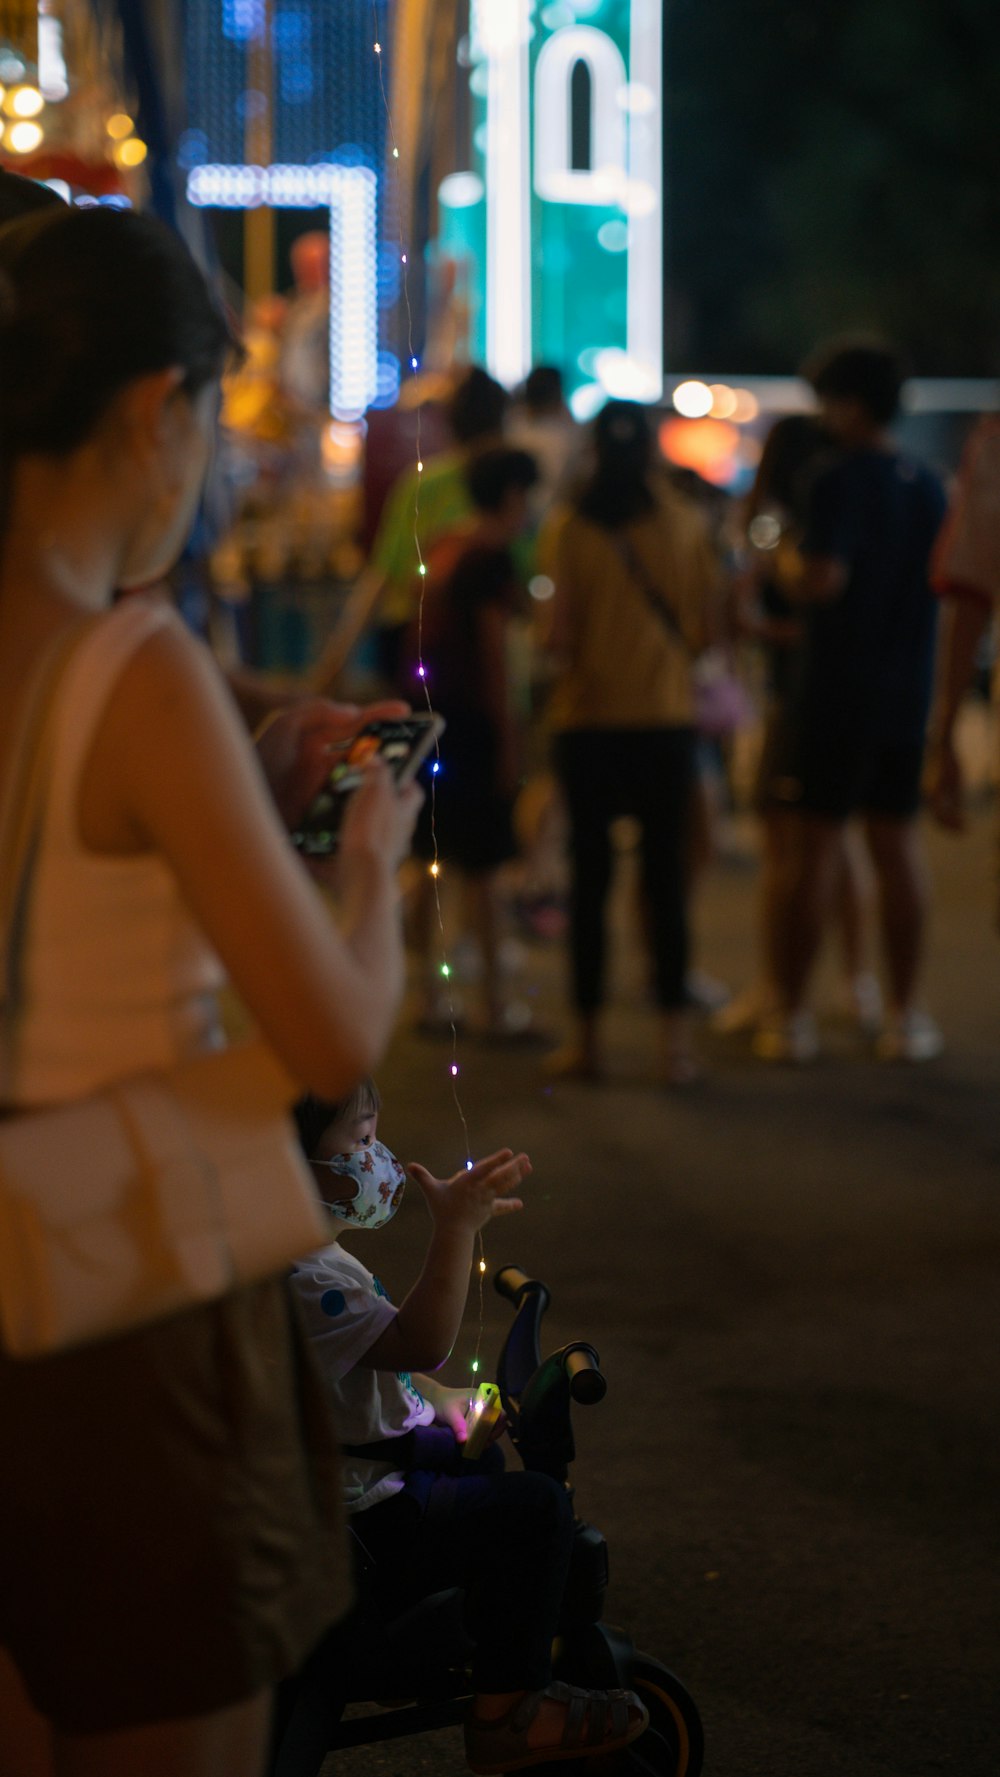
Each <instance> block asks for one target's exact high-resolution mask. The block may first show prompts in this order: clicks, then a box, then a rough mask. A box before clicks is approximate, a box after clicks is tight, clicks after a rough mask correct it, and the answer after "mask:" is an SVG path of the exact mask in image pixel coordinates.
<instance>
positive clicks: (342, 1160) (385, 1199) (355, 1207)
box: [313, 1141, 406, 1228]
mask: <svg viewBox="0 0 1000 1777" xmlns="http://www.w3.org/2000/svg"><path fill="white" fill-rule="evenodd" d="M313 1165H314V1166H327V1167H329V1169H330V1171H331V1172H333V1173H336V1175H337V1177H338V1178H342V1179H345V1180H349V1181H350V1182H351V1183H352V1184H353V1185H354V1187H355V1189H354V1191H353V1193H352V1192H351V1191H350V1189H349V1188H348V1189H345V1192H344V1196H343V1198H341V1200H340V1201H339V1202H336V1203H331V1202H330V1201H329V1200H327V1204H326V1207H327V1209H328V1210H329V1211H330V1214H331V1215H335V1216H339V1217H340V1218H341V1220H342V1221H345V1222H350V1223H351V1224H352V1225H353V1226H354V1227H355V1228H382V1227H384V1226H385V1224H386V1222H389V1221H391V1220H392V1218H393V1216H394V1215H395V1213H396V1211H397V1209H398V1208H399V1206H400V1203H401V1202H402V1200H403V1187H404V1185H405V1184H406V1174H405V1172H404V1171H403V1168H402V1167H401V1166H400V1164H399V1161H398V1160H397V1159H396V1156H395V1154H391V1153H390V1152H389V1149H388V1148H385V1147H383V1146H382V1143H381V1142H380V1141H373V1142H370V1143H369V1145H368V1147H366V1148H358V1149H357V1150H356V1151H355V1152H354V1153H353V1154H334V1155H333V1157H332V1158H331V1159H329V1160H314V1161H313Z"/></svg>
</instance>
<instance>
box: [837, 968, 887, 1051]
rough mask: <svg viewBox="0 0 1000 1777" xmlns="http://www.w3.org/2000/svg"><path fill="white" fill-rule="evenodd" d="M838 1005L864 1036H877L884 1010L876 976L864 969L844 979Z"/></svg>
mask: <svg viewBox="0 0 1000 1777" xmlns="http://www.w3.org/2000/svg"><path fill="white" fill-rule="evenodd" d="M839 997H840V1006H841V1009H842V1011H843V1013H844V1016H845V1017H847V1018H849V1019H850V1020H851V1022H852V1023H853V1024H856V1025H857V1027H858V1029H859V1030H860V1031H861V1032H863V1034H864V1035H865V1036H866V1037H874V1036H877V1035H878V1033H879V1031H880V1030H881V1029H882V1022H883V1017H884V1010H883V1005H882V989H881V987H880V986H879V983H878V976H877V975H873V974H871V972H870V971H868V970H865V971H864V972H863V973H862V974H860V975H852V976H851V978H850V980H848V981H845V982H844V985H843V988H842V990H841V993H840V996H839Z"/></svg>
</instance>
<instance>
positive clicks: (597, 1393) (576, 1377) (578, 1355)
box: [563, 1345, 608, 1407]
mask: <svg viewBox="0 0 1000 1777" xmlns="http://www.w3.org/2000/svg"><path fill="white" fill-rule="evenodd" d="M563 1362H564V1364H565V1368H566V1376H567V1378H568V1381H569V1391H570V1394H571V1395H572V1396H573V1399H574V1400H575V1401H578V1402H579V1404H580V1406H581V1407H593V1406H596V1405H597V1402H598V1401H603V1399H604V1396H605V1395H606V1394H607V1392H608V1385H607V1383H606V1382H605V1380H604V1377H603V1376H602V1374H601V1370H600V1362H601V1360H600V1358H599V1357H598V1355H597V1353H596V1351H595V1350H594V1347H593V1346H592V1345H571V1346H570V1347H569V1348H568V1349H567V1351H566V1354H565V1357H564V1359H563Z"/></svg>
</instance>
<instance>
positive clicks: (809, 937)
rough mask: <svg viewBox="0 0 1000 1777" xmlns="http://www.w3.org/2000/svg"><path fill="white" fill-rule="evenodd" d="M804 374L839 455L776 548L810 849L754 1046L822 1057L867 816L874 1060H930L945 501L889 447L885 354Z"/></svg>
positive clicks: (897, 381)
mask: <svg viewBox="0 0 1000 1777" xmlns="http://www.w3.org/2000/svg"><path fill="white" fill-rule="evenodd" d="M808 374H809V376H810V380H811V382H812V384H813V387H814V389H815V390H816V393H817V395H818V397H819V400H820V406H821V410H822V415H823V419H824V422H825V424H826V426H827V428H828V430H829V431H830V432H831V433H832V434H833V436H834V437H835V439H836V440H837V442H838V444H839V445H840V447H841V454H840V455H839V457H838V459H837V460H836V461H835V462H834V463H833V464H832V465H831V466H830V467H829V468H828V469H826V471H825V472H824V473H823V474H822V475H820V476H819V477H818V479H817V480H816V482H815V484H814V486H813V488H812V492H811V495H810V498H809V501H808V508H807V513H806V519H805V526H804V531H803V535H802V538H801V541H800V543H799V545H798V547H797V548H794V547H789V548H786V549H784V550H783V551H781V578H782V584H783V587H784V590H785V592H786V594H787V595H788V597H789V598H790V599H791V601H792V602H793V604H795V605H796V606H797V607H798V608H799V609H800V611H801V613H802V617H803V622H804V625H805V642H804V648H803V653H802V663H801V674H800V679H799V685H798V691H797V697H796V702H795V707H794V710H793V712H792V731H791V741H790V751H789V754H788V770H787V773H786V775H785V779H784V791H783V794H784V796H785V799H786V801H787V803H788V806H789V807H790V808H791V809H792V810H793V811H794V815H795V819H796V821H797V823H798V826H799V840H800V844H799V845H798V846H797V848H796V853H797V861H796V865H795V868H794V870H793V871H791V872H790V873H789V875H788V877H787V879H786V881H785V884H784V890H783V897H782V898H783V906H782V908H781V910H780V916H779V918H778V919H777V921H776V922H775V936H774V946H775V954H774V956H773V958H772V966H773V970H774V977H775V980H776V981H777V982H778V985H779V989H780V993H781V1005H780V1008H779V1010H778V1011H777V1012H776V1013H775V1015H774V1016H773V1017H772V1018H769V1019H767V1020H766V1021H765V1022H764V1024H762V1026H761V1027H760V1029H759V1030H758V1033H757V1037H756V1039H755V1049H756V1052H757V1054H758V1055H760V1056H761V1057H762V1058H763V1059H765V1060H781V1061H789V1060H791V1061H805V1060H809V1059H811V1057H812V1056H813V1055H814V1054H815V1052H816V1048H817V1037H816V1031H815V1026H814V1023H813V1020H812V1015H811V1013H810V1012H809V1010H808V1005H807V993H808V987H809V981H810V976H811V973H812V968H813V963H814V961H815V958H816V953H817V950H818V947H819V942H820V938H821V935H822V931H823V927H824V924H825V922H826V919H827V916H828V911H829V902H830V896H831V893H832V890H833V888H834V885H835V880H836V867H837V859H838V856H839V848H840V841H841V834H842V830H843V827H844V823H845V822H846V821H847V820H848V819H849V818H850V817H851V816H852V815H861V816H863V817H864V819H865V825H866V833H867V839H868V844H869V847H870V850H871V854H872V858H873V861H874V864H875V868H876V871H877V874H878V879H879V890H880V903H881V914H882V939H883V948H884V953H885V968H886V977H887V979H886V990H887V1019H886V1025H885V1029H884V1031H883V1034H882V1036H881V1037H880V1039H879V1043H878V1050H879V1053H880V1055H882V1056H883V1057H884V1058H885V1059H892V1060H908V1061H925V1060H929V1059H930V1058H931V1057H932V1056H934V1055H937V1054H938V1053H939V1052H940V1049H941V1046H942V1041H941V1034H940V1032H939V1030H938V1028H937V1026H936V1024H935V1023H934V1021H933V1019H931V1018H930V1017H929V1015H928V1014H927V1013H926V1012H924V1011H923V1010H922V1009H921V1008H920V1006H919V1004H918V1002H917V986H918V977H919V971H920V964H921V956H922V947H923V937H924V930H925V925H926V916H927V904H928V888H927V875H926V866H925V862H924V856H923V849H922V844H921V841H920V838H919V834H918V830H917V825H916V818H915V817H916V815H917V811H918V808H919V804H920V782H921V770H922V763H923V751H924V740H925V735H926V729H927V718H928V710H929V706H930V697H931V688H932V676H933V667H934V645H935V633H936V601H935V599H934V596H933V593H932V591H931V588H930V585H929V580H928V572H929V563H930V557H931V551H932V547H933V544H934V541H935V538H936V535H937V532H938V530H939V528H940V525H941V522H942V519H943V517H944V512H945V495H944V490H943V488H942V487H941V484H940V482H939V481H938V480H937V478H936V477H935V476H934V475H932V474H931V472H930V471H929V470H928V469H926V468H924V467H923V466H922V465H921V464H919V463H917V462H915V461H914V460H913V459H912V458H910V457H908V456H904V455H903V454H901V453H900V452H899V451H897V450H896V449H895V447H894V446H893V444H892V442H891V440H890V438H889V436H888V427H889V426H890V424H891V422H892V420H893V418H894V417H895V414H896V412H897V410H898V406H899V397H900V392H901V389H902V382H903V374H902V369H901V366H900V363H899V360H898V358H897V356H896V354H895V353H894V352H893V351H892V350H891V349H890V348H888V347H887V346H884V345H881V344H877V343H873V342H866V341H862V342H858V343H856V344H851V343H847V344H838V345H835V346H833V347H832V348H830V349H828V350H827V351H826V352H825V353H824V354H823V355H822V356H821V357H819V358H818V359H817V360H816V362H815V363H814V365H813V366H812V367H811V369H810V371H809V372H808Z"/></svg>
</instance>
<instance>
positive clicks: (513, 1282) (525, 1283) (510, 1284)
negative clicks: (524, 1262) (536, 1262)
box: [493, 1265, 543, 1308]
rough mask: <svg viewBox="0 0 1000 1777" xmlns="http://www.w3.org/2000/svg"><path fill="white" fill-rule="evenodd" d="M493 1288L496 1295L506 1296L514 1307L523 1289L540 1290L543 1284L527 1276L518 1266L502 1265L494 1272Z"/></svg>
mask: <svg viewBox="0 0 1000 1777" xmlns="http://www.w3.org/2000/svg"><path fill="white" fill-rule="evenodd" d="M493 1288H494V1289H495V1290H496V1292H497V1295H498V1296H506V1298H507V1301H508V1302H511V1303H513V1305H514V1307H515V1308H516V1307H517V1306H518V1303H519V1302H520V1299H521V1296H522V1295H523V1294H524V1291H525V1290H528V1289H536V1290H540V1289H542V1288H543V1285H542V1284H540V1283H538V1282H537V1280H536V1279H535V1278H534V1277H529V1276H528V1273H527V1272H526V1271H522V1270H521V1268H520V1266H518V1265H503V1266H501V1268H500V1270H499V1271H497V1272H496V1273H495V1274H494V1277H493Z"/></svg>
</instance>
